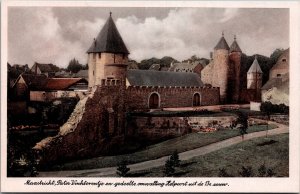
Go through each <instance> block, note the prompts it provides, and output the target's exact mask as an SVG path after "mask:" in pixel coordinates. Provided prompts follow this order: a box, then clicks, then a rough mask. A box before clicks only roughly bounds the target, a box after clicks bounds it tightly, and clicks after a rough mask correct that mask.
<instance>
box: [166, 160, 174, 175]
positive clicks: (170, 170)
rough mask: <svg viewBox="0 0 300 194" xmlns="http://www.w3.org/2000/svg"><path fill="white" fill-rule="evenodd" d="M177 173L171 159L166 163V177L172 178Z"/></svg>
mask: <svg viewBox="0 0 300 194" xmlns="http://www.w3.org/2000/svg"><path fill="white" fill-rule="evenodd" d="M174 173H175V168H174V163H173V162H172V161H171V159H170V158H168V160H167V161H166V163H165V169H164V175H165V176H172V175H174Z"/></svg>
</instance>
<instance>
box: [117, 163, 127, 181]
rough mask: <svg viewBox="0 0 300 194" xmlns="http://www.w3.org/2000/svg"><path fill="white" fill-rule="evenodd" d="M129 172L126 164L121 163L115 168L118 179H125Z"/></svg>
mask: <svg viewBox="0 0 300 194" xmlns="http://www.w3.org/2000/svg"><path fill="white" fill-rule="evenodd" d="M129 171H130V168H128V167H127V162H126V161H124V160H123V161H122V162H121V163H120V164H119V165H118V168H117V175H118V176H120V177H126V176H127V173H128V172H129Z"/></svg>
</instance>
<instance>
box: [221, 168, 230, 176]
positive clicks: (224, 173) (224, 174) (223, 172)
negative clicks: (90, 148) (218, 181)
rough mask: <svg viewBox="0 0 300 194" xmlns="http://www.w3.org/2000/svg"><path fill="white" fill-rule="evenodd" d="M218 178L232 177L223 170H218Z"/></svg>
mask: <svg viewBox="0 0 300 194" xmlns="http://www.w3.org/2000/svg"><path fill="white" fill-rule="evenodd" d="M219 177H232V176H231V175H230V174H228V173H227V171H226V169H225V168H219Z"/></svg>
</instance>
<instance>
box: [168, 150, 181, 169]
mask: <svg viewBox="0 0 300 194" xmlns="http://www.w3.org/2000/svg"><path fill="white" fill-rule="evenodd" d="M170 160H171V162H172V164H173V166H174V167H178V166H180V160H179V155H178V152H177V150H175V151H174V152H173V153H172V155H171V157H170Z"/></svg>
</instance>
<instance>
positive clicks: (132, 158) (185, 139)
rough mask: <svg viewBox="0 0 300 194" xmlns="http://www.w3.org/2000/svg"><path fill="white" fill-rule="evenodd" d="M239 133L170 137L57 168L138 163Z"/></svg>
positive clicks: (233, 130)
mask: <svg viewBox="0 0 300 194" xmlns="http://www.w3.org/2000/svg"><path fill="white" fill-rule="evenodd" d="M275 127H276V126H275V125H269V129H272V128H275ZM262 130H266V125H260V126H251V127H249V129H248V133H252V132H256V131H262ZM238 135H239V131H238V130H236V129H228V130H222V131H217V132H214V133H191V134H187V135H185V136H182V137H178V138H174V139H170V140H167V141H164V142H162V143H158V144H155V145H152V146H149V147H147V148H146V149H144V150H141V151H138V152H135V153H132V154H126V155H117V156H104V157H97V158H92V159H87V160H78V161H75V162H70V163H66V164H63V165H61V166H57V167H56V169H62V170H75V169H76V170H80V169H92V168H103V167H110V166H117V165H118V163H119V162H120V161H122V160H126V161H127V162H128V163H137V162H142V161H147V160H153V159H156V158H160V157H162V156H166V155H170V154H171V153H172V152H173V151H174V150H177V151H178V152H183V151H187V150H191V149H194V148H198V147H201V146H205V145H208V144H211V143H214V142H218V141H221V140H224V139H228V138H231V137H235V136H238Z"/></svg>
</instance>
